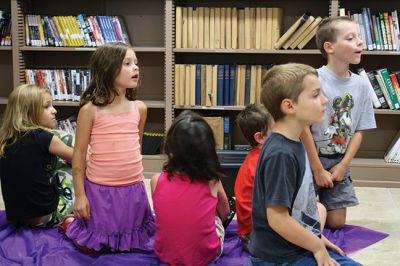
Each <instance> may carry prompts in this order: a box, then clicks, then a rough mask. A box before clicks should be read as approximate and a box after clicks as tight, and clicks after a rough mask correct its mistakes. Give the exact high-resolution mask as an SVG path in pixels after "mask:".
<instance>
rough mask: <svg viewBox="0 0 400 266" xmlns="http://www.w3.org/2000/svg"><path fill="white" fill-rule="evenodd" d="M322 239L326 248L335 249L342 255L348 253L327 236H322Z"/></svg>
mask: <svg viewBox="0 0 400 266" xmlns="http://www.w3.org/2000/svg"><path fill="white" fill-rule="evenodd" d="M322 241H323V242H324V244H325V247H326V248H329V249H332V250H333V251H335V252H336V253H338V254H339V255H341V256H345V255H346V254H345V253H344V251H343V250H342V249H341V248H339V247H338V246H336V245H335V244H333V243H332V242H331V241H329V240H328V239H327V238H326V237H324V236H322Z"/></svg>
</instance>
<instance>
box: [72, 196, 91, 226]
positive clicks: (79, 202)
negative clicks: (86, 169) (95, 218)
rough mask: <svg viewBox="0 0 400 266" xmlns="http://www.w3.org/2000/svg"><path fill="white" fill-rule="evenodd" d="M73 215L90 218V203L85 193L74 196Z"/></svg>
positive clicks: (85, 218)
mask: <svg viewBox="0 0 400 266" xmlns="http://www.w3.org/2000/svg"><path fill="white" fill-rule="evenodd" d="M74 215H75V217H80V218H82V219H84V220H89V219H90V204H89V201H88V199H87V197H86V195H83V196H79V197H76V198H75V203H74Z"/></svg>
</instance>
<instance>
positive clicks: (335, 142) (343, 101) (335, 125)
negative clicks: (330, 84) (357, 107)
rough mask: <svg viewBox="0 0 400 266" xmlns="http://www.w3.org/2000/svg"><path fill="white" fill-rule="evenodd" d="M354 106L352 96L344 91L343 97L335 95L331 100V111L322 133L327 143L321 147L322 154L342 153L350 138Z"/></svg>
mask: <svg viewBox="0 0 400 266" xmlns="http://www.w3.org/2000/svg"><path fill="white" fill-rule="evenodd" d="M353 106H354V101H353V96H352V95H351V94H349V93H345V94H344V95H343V97H339V96H337V97H335V98H334V99H333V102H332V108H333V113H332V114H331V115H330V121H329V125H328V128H327V129H326V131H325V133H324V135H325V136H326V137H327V139H328V141H329V143H328V145H327V146H326V147H322V148H320V150H319V153H320V154H322V155H330V154H336V153H340V154H344V153H345V152H346V149H347V145H348V144H349V141H350V139H351V133H350V132H351V124H352V119H351V111H350V110H351V109H352V108H353Z"/></svg>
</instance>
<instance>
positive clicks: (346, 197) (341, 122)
mask: <svg viewBox="0 0 400 266" xmlns="http://www.w3.org/2000/svg"><path fill="white" fill-rule="evenodd" d="M359 36H360V34H359V30H358V26H357V24H355V23H354V22H353V21H352V20H351V19H350V18H348V17H336V18H328V19H325V20H324V21H323V22H322V23H321V24H320V25H319V28H318V30H317V35H316V40H317V46H318V48H319V49H320V50H321V53H322V55H323V56H324V57H326V58H327V62H328V64H327V65H326V66H323V67H321V68H319V69H318V70H317V71H318V75H319V79H320V81H321V85H322V90H323V93H324V94H325V95H326V96H327V97H328V100H329V103H328V106H327V112H326V113H325V117H324V121H323V123H322V124H313V125H311V133H310V130H309V129H308V128H307V129H306V130H305V131H304V133H303V135H302V140H303V142H304V144H305V147H306V149H307V153H308V156H309V158H310V163H311V168H312V171H313V174H314V179H315V182H316V184H317V185H318V186H319V187H320V189H319V192H318V194H319V199H320V201H321V203H322V204H324V205H325V207H326V208H327V210H328V216H327V221H326V226H327V227H330V228H333V229H336V228H341V227H343V226H344V224H345V221H346V208H347V207H351V206H355V205H357V204H358V200H357V197H356V195H355V191H354V188H353V185H352V181H351V174H350V169H349V166H350V162H351V160H352V159H353V158H354V156H355V154H356V153H357V151H358V149H359V147H360V144H361V141H362V138H363V130H366V129H372V128H376V124H375V118H374V110H373V106H372V103H371V100H370V98H369V97H366V96H367V95H369V91H368V84H367V82H368V81H366V80H364V79H363V78H362V77H360V76H359V75H356V74H353V73H351V72H350V71H349V65H350V64H359V63H360V60H361V51H362V41H361V39H360V37H359ZM311 134H312V136H311ZM314 143H315V144H314Z"/></svg>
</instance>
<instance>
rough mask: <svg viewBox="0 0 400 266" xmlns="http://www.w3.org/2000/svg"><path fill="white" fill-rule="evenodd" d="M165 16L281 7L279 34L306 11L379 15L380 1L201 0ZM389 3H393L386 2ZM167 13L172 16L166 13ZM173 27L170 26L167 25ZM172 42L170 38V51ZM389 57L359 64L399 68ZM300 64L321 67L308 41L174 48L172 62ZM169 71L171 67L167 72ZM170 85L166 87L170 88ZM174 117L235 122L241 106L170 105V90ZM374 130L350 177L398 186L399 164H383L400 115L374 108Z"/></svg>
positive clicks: (171, 8) (379, 54)
mask: <svg viewBox="0 0 400 266" xmlns="http://www.w3.org/2000/svg"><path fill="white" fill-rule="evenodd" d="M168 2H169V1H167V9H168V10H167V14H166V15H167V16H170V17H171V20H172V21H173V20H174V16H175V15H174V14H175V7H176V6H184V7H185V6H187V7H197V6H206V7H207V6H208V7H248V6H250V7H281V8H283V9H284V31H283V32H285V31H286V29H288V27H289V26H290V25H291V24H292V23H293V22H294V20H295V19H296V18H298V17H300V16H301V15H302V14H303V13H304V12H305V10H307V11H309V12H311V14H312V15H313V16H336V15H337V14H338V10H339V7H342V6H344V7H345V8H346V10H347V9H349V10H351V11H357V9H360V8H361V7H365V6H368V7H370V8H371V9H372V11H374V12H375V11H376V12H378V11H383V10H384V9H385V7H383V5H382V3H381V2H376V1H372V0H369V1H342V2H343V3H344V2H345V3H344V4H343V5H342V6H341V5H339V1H337V0H331V1H319V0H299V1H227V0H226V1H215V0H206V1H201V3H199V2H198V1H194V0H182V1H178V0H176V1H172V3H170V4H168ZM391 3H392V2H391ZM390 8H391V9H395V8H397V9H399V10H400V4H397V6H392V5H391V7H390ZM169 13H171V14H169ZM171 27H172V29H173V30H174V29H175V25H174V23H173V22H172V26H171ZM174 42H175V40H174V39H173V40H172V46H173V47H174ZM391 56H400V52H384V51H371V52H364V55H363V58H362V63H361V64H360V66H355V67H364V68H365V69H368V70H369V69H377V68H382V67H388V68H389V69H390V70H399V69H400V61H398V60H391ZM287 62H300V63H306V64H309V65H311V66H313V67H320V66H322V65H323V64H325V63H326V62H325V60H324V59H323V58H322V56H321V55H320V52H319V51H318V50H317V49H316V46H315V44H314V40H312V41H311V42H310V43H309V44H307V46H306V47H305V48H304V49H303V50H283V49H282V50H254V49H250V50H248V49H247V50H246V49H192V48H173V49H172V64H174V63H177V64H196V63H199V64H268V63H275V64H280V63H287ZM171 71H172V72H174V71H173V68H172V69H171ZM173 85H174V84H173V81H172V83H171V85H170V86H168V87H171V88H173V87H174V86H173ZM171 96H172V99H171V101H172V108H173V112H172V114H173V115H177V114H179V113H180V112H181V111H182V110H185V109H190V110H194V111H196V112H199V113H201V114H204V115H208V116H229V117H232V118H234V117H235V116H236V115H237V113H238V112H239V111H240V110H242V109H243V108H244V107H243V106H221V107H219V106H218V107H209V108H208V107H204V106H195V107H192V106H183V107H182V106H175V105H174V99H173V98H174V92H172V95H171ZM375 117H376V121H377V127H378V128H377V129H374V130H370V131H367V132H365V137H364V140H363V143H362V146H361V148H360V150H359V152H358V154H357V156H356V159H355V160H353V163H352V165H351V169H352V178H353V180H354V183H355V185H358V186H382V187H400V165H393V164H387V163H385V162H384V160H383V156H384V153H385V152H386V150H387V149H388V146H389V145H390V142H391V141H392V139H393V138H394V136H395V134H396V133H397V132H398V131H399V130H400V111H392V110H375ZM232 140H233V142H236V143H241V142H243V141H244V140H243V139H242V137H241V134H240V132H239V131H238V130H237V128H236V129H235V128H234V129H233V132H232Z"/></svg>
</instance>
